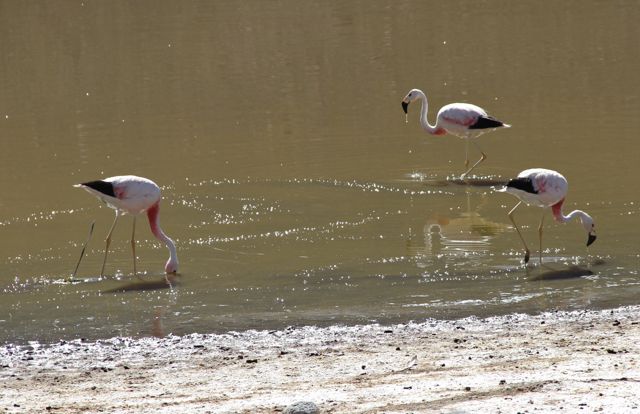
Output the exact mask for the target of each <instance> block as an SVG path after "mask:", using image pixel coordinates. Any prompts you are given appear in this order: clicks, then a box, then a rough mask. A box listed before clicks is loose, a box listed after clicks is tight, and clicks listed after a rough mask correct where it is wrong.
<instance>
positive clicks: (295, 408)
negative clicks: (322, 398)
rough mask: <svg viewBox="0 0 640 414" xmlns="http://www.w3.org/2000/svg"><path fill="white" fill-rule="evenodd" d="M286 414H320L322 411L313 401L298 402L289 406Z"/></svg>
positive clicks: (285, 411)
mask: <svg viewBox="0 0 640 414" xmlns="http://www.w3.org/2000/svg"><path fill="white" fill-rule="evenodd" d="M284 414H320V410H319V409H318V406H317V405H315V404H314V403H312V402H311V401H298V402H295V403H293V404H291V405H290V406H288V407H287V408H286V409H285V410H284Z"/></svg>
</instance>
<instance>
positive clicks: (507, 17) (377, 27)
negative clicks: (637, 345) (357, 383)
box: [0, 1, 640, 342]
mask: <svg viewBox="0 0 640 414" xmlns="http://www.w3.org/2000/svg"><path fill="white" fill-rule="evenodd" d="M639 17H640V7H639V6H638V5H636V4H633V3H625V2H621V3H600V2H592V3H590V4H589V5H585V4H584V2H579V3H578V2H564V3H561V4H557V3H555V2H542V3H540V2H531V3H526V2H521V3H511V2H498V1H495V2H493V1H492V2H488V3H484V4H483V7H479V8H476V7H474V8H473V10H470V9H469V8H468V4H467V3H466V2H447V3H446V4H445V3H441V2H395V1H394V2H391V1H390V2H375V3H374V4H371V3H370V2H359V1H353V2H348V3H344V2H323V3H320V4H317V3H313V2H293V1H291V2H289V1H284V2H259V1H255V2H253V1H252V2H242V3H240V4H236V3H234V2H213V3H197V2H191V3H174V2H136V3H126V2H121V3H120V2H114V3H93V2H85V3H60V4H56V5H55V6H54V5H53V4H48V3H42V4H36V3H20V2H15V3H10V4H6V5H4V7H3V8H2V13H0V23H1V24H0V31H1V32H2V36H0V45H1V46H2V50H3V51H4V52H3V57H2V59H3V64H2V65H0V73H1V75H2V76H0V82H2V84H3V89H2V90H3V93H2V94H0V123H1V124H2V135H3V137H2V141H1V142H2V143H3V151H2V152H0V160H1V161H2V165H3V174H2V175H1V176H0V184H1V185H2V188H3V189H4V191H3V196H2V198H1V199H0V231H1V232H2V236H1V237H0V245H1V247H2V249H1V250H0V251H1V252H2V253H1V255H0V266H1V267H0V269H1V272H0V295H1V300H0V341H2V342H24V341H29V340H42V341H56V340H58V339H62V338H64V339H69V338H78V337H84V338H104V337H110V336H114V335H132V336H146V335H158V336H161V335H164V334H167V333H175V334H183V333H190V332H222V331H226V330H229V329H244V328H276V327H283V326H287V325H292V324H319V325H327V324H333V323H355V322H368V321H378V322H386V321H405V320H408V319H416V320H420V319H424V318H427V317H436V318H455V317H460V316H467V315H492V314H502V313H509V312H533V313H535V312H539V311H542V310H549V309H556V308H559V309H580V308H593V307H609V306H616V305H620V304H636V303H638V301H637V297H638V293H640V286H639V282H640V276H639V274H638V270H639V269H640V266H639V264H640V263H639V260H640V255H639V253H638V237H637V234H636V231H637V230H636V229H637V228H638V222H639V219H638V213H639V212H640V207H639V200H638V196H637V194H638V190H640V186H638V184H637V180H636V179H635V174H633V168H634V167H635V166H636V165H637V160H638V159H640V158H639V156H640V145H639V144H638V139H637V131H638V129H639V128H638V127H640V120H639V118H638V116H637V114H638V113H640V99H639V97H640V88H639V86H640V83H639V82H638V79H637V70H636V69H637V67H638V65H639V64H640V50H638V48H637V47H636V41H637V39H638V38H639V36H640V33H639V31H640V29H639V28H638V27H637V25H636V21H637V19H638V18H639ZM540 22H544V23H542V24H541V23H540ZM413 87H418V88H422V89H424V90H425V91H427V93H428V96H429V98H430V103H431V105H432V108H431V110H430V119H431V121H432V122H433V120H434V117H435V111H436V110H437V108H439V107H440V106H442V105H444V104H446V103H449V102H455V101H469V102H473V103H476V104H478V105H481V106H483V107H484V108H485V109H487V110H488V111H489V112H490V113H491V114H493V115H494V116H496V117H498V118H500V119H502V120H504V121H505V122H508V123H510V124H512V125H513V127H512V128H511V129H509V130H501V131H496V132H492V133H490V134H486V135H484V136H482V137H481V138H479V141H478V142H479V144H480V145H481V147H482V148H483V150H484V151H485V152H486V153H487V155H488V159H487V160H486V161H485V162H484V163H483V164H482V165H481V166H480V167H479V169H478V170H477V173H478V174H479V175H481V176H482V177H484V178H483V179H484V180H485V181H483V180H479V181H480V182H473V183H472V184H473V185H463V184H460V183H458V182H455V181H452V180H447V177H453V176H454V175H457V174H460V173H461V172H462V171H463V167H464V166H463V161H464V151H465V148H464V143H463V142H462V141H460V140H459V139H457V138H453V137H448V136H445V137H427V136H426V134H425V133H424V132H423V131H422V130H421V129H420V127H419V125H418V110H419V108H418V105H417V104H413V105H411V106H410V107H409V119H408V120H409V123H408V124H406V123H405V118H404V114H403V112H402V109H401V107H400V100H401V98H402V97H403V96H404V94H405V93H406V92H407V91H408V90H409V89H410V88H413ZM471 155H472V157H476V156H477V154H476V153H475V152H474V151H473V150H472V151H471ZM536 166H540V167H546V168H552V169H556V170H559V171H561V172H562V173H563V174H564V175H565V176H566V177H567V178H568V180H569V182H570V192H569V195H568V198H567V202H566V208H568V209H573V208H581V209H584V210H586V211H588V212H589V213H590V214H591V215H592V216H593V217H594V218H595V219H596V223H597V231H598V240H597V241H596V243H594V244H593V245H592V246H591V247H590V248H589V250H588V251H587V248H586V247H585V246H584V244H585V242H586V236H585V234H584V232H583V230H582V229H581V228H580V226H579V225H578V224H577V223H569V224H566V225H558V224H555V223H553V222H552V220H551V217H550V215H548V216H547V218H546V227H545V229H546V230H545V233H544V246H543V248H544V266H543V267H542V268H540V267H539V266H538V249H537V226H538V222H539V220H540V215H541V211H540V210H539V209H537V208H534V207H521V208H520V209H518V210H517V212H516V220H517V221H518V223H519V224H520V225H521V226H522V229H523V233H524V237H525V238H526V240H527V242H528V243H529V246H530V248H531V250H532V258H531V262H530V264H529V266H528V267H524V266H522V264H521V260H522V254H523V252H522V246H521V243H520V240H519V239H518V237H517V234H516V233H515V232H514V231H513V230H512V227H511V225H510V222H509V220H508V218H507V215H506V213H507V212H508V211H509V209H510V208H511V207H512V206H513V205H515V203H516V200H515V199H513V198H512V197H511V196H509V195H508V194H502V193H496V192H494V191H493V188H492V187H491V186H490V185H482V184H483V183H486V182H487V181H486V180H490V181H491V182H490V183H489V184H495V183H496V182H500V181H501V180H503V179H506V178H508V177H510V176H513V175H515V174H517V173H518V172H519V171H520V170H523V169H525V168H529V167H536ZM119 174H137V175H141V176H146V177H149V178H151V179H153V180H154V181H156V182H158V183H159V184H160V185H161V186H162V188H163V194H164V201H163V205H162V208H161V221H162V225H163V228H164V230H165V231H166V232H167V233H168V234H169V235H170V236H171V237H172V238H174V239H175V240H176V242H177V245H178V254H179V257H180V264H181V267H180V275H179V276H177V277H176V278H175V279H174V280H172V284H171V287H169V286H167V285H166V283H165V282H164V276H163V274H162V268H163V264H164V262H165V261H166V257H167V251H166V249H165V248H164V246H162V245H161V244H160V243H158V242H157V241H156V240H155V239H154V238H153V235H152V234H151V233H150V232H149V231H148V230H147V228H146V226H145V225H143V224H142V223H143V222H144V219H142V218H141V220H140V221H139V223H138V230H137V234H138V237H139V243H138V256H139V261H138V268H139V269H140V270H142V272H144V274H143V276H142V279H143V280H139V279H138V278H135V277H133V275H132V274H131V273H132V263H131V252H130V245H129V241H128V238H129V237H130V231H131V227H130V226H131V219H130V218H129V217H126V218H123V219H122V220H120V222H119V224H118V227H117V228H116V230H115V232H114V240H113V243H112V252H111V254H110V258H109V262H108V265H107V272H108V274H109V275H110V276H111V275H115V276H113V277H111V278H109V279H107V280H100V279H99V278H98V274H99V270H100V266H101V262H102V252H103V249H104V236H105V235H106V232H107V231H108V228H109V226H110V224H111V222H112V220H113V212H112V211H110V210H109V209H108V208H106V207H105V206H102V205H101V204H100V203H98V202H97V201H96V200H94V199H93V198H92V197H90V196H89V195H88V194H86V193H85V192H84V191H81V190H78V189H75V188H73V187H72V184H75V183H77V182H82V181H87V180H92V179H96V178H101V177H108V176H112V175H119ZM93 220H96V225H95V232H94V235H93V238H92V240H91V242H90V244H89V247H88V249H87V256H86V257H85V259H84V261H83V262H82V264H81V266H80V269H79V272H78V275H77V279H78V280H71V279H70V275H71V272H72V271H73V268H74V266H75V263H76V260H77V258H78V255H79V253H80V249H81V247H82V244H83V243H84V241H85V239H86V236H87V232H88V229H89V226H90V224H91V222H92V221H93ZM583 270H584V272H583ZM554 272H555V273H554Z"/></svg>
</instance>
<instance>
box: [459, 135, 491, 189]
mask: <svg viewBox="0 0 640 414" xmlns="http://www.w3.org/2000/svg"><path fill="white" fill-rule="evenodd" d="M468 142H469V140H468V139H467V148H468V147H469V144H468ZM473 145H475V147H476V148H477V149H478V151H480V154H482V156H481V157H480V159H479V160H478V161H476V163H475V164H473V165H472V166H471V168H469V169H468V170H467V171H465V173H464V174H462V176H461V177H460V178H461V179H463V180H464V178H465V177H466V176H467V174H469V173H470V172H471V171H473V169H474V168H476V167H477V166H478V165H480V163H481V162H482V161H484V160H486V159H487V154H485V153H484V151H482V149H481V148H480V146H479V145H478V144H476V142H475V141H473ZM468 162H469V156H468V154H467V163H468ZM465 167H466V166H465Z"/></svg>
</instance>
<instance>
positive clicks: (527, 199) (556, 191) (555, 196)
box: [498, 168, 596, 264]
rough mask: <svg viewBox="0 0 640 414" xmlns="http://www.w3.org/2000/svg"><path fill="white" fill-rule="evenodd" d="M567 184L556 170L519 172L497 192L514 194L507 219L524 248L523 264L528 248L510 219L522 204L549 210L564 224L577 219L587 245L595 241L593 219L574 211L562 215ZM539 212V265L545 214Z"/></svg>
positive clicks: (539, 169) (583, 213)
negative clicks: (517, 200) (513, 203)
mask: <svg viewBox="0 0 640 414" xmlns="http://www.w3.org/2000/svg"><path fill="white" fill-rule="evenodd" d="M568 187H569V184H568V183H567V179H566V178H564V177H563V176H562V174H560V173H559V172H557V171H553V170H547V169H544V168H531V169H528V170H524V171H522V172H521V173H520V174H518V177H517V178H514V179H512V180H510V181H509V182H508V183H507V185H506V186H505V187H504V188H502V189H500V190H498V191H504V192H507V193H509V194H513V195H514V196H516V197H517V198H518V199H520V201H519V202H518V204H516V205H515V207H513V208H512V209H511V211H509V219H510V220H511V222H512V223H513V227H515V229H516V231H517V232H518V236H520V240H522V244H523V245H524V249H525V255H524V262H525V263H527V262H528V261H529V248H528V247H527V243H525V241H524V238H523V237H522V234H521V233H520V230H519V229H518V226H517V225H516V222H515V220H514V219H513V212H514V211H515V210H516V208H518V206H520V204H522V203H523V202H524V203H526V204H529V205H534V206H538V207H542V208H544V209H546V208H547V207H551V211H552V212H553V217H554V218H555V219H556V221H558V222H560V223H566V222H568V221H571V220H572V219H573V218H575V217H577V218H579V219H580V222H581V223H582V226H583V227H584V230H585V231H586V232H587V234H588V236H587V246H589V245H591V243H593V242H594V241H595V240H596V230H595V224H594V222H593V219H592V218H591V216H590V215H588V214H587V213H585V212H584V211H581V210H574V211H572V212H571V213H569V214H568V215H566V216H565V215H564V214H563V213H562V204H563V203H564V199H565V197H566V195H567V189H568ZM545 211H546V210H543V211H542V218H541V219H540V226H539V227H538V236H539V241H540V264H542V225H543V221H544V213H545Z"/></svg>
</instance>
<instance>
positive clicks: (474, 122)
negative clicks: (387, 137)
mask: <svg viewBox="0 0 640 414" xmlns="http://www.w3.org/2000/svg"><path fill="white" fill-rule="evenodd" d="M416 100H420V101H422V109H421V111H420V125H422V128H423V129H424V130H425V131H427V132H428V133H430V134H432V135H445V134H451V135H455V136H457V137H459V138H464V139H465V141H466V160H465V164H464V167H465V168H468V167H469V141H471V142H472V143H473V145H475V147H476V148H477V149H478V151H480V154H482V156H481V158H480V159H479V160H478V161H477V162H476V163H475V164H473V165H472V166H471V168H469V169H468V170H467V171H465V172H464V173H463V174H462V176H461V178H462V179H464V178H465V177H466V176H467V174H469V173H470V172H471V171H473V169H474V168H476V167H477V166H478V165H479V164H480V163H481V162H482V161H484V160H485V159H486V158H487V155H486V154H485V153H484V151H482V149H481V148H480V146H479V145H478V144H477V143H476V142H475V140H474V138H477V137H479V136H480V135H482V134H484V133H485V132H489V131H493V130H495V129H497V128H509V127H510V126H511V125H508V124H505V123H504V122H502V121H499V120H497V119H496V118H494V117H492V116H489V115H487V112H486V111H485V110H484V109H482V108H480V107H479V106H476V105H472V104H468V103H452V104H448V105H445V106H443V107H442V108H440V110H439V111H438V115H437V117H436V124H435V125H431V124H429V121H428V120H427V113H428V111H429V102H428V101H427V96H426V95H425V94H424V92H422V91H421V90H420V89H412V90H410V91H409V93H408V94H407V95H406V96H405V97H404V98H403V99H402V109H403V110H404V113H405V114H406V113H407V109H408V107H409V104H410V103H411V102H413V101H416Z"/></svg>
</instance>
